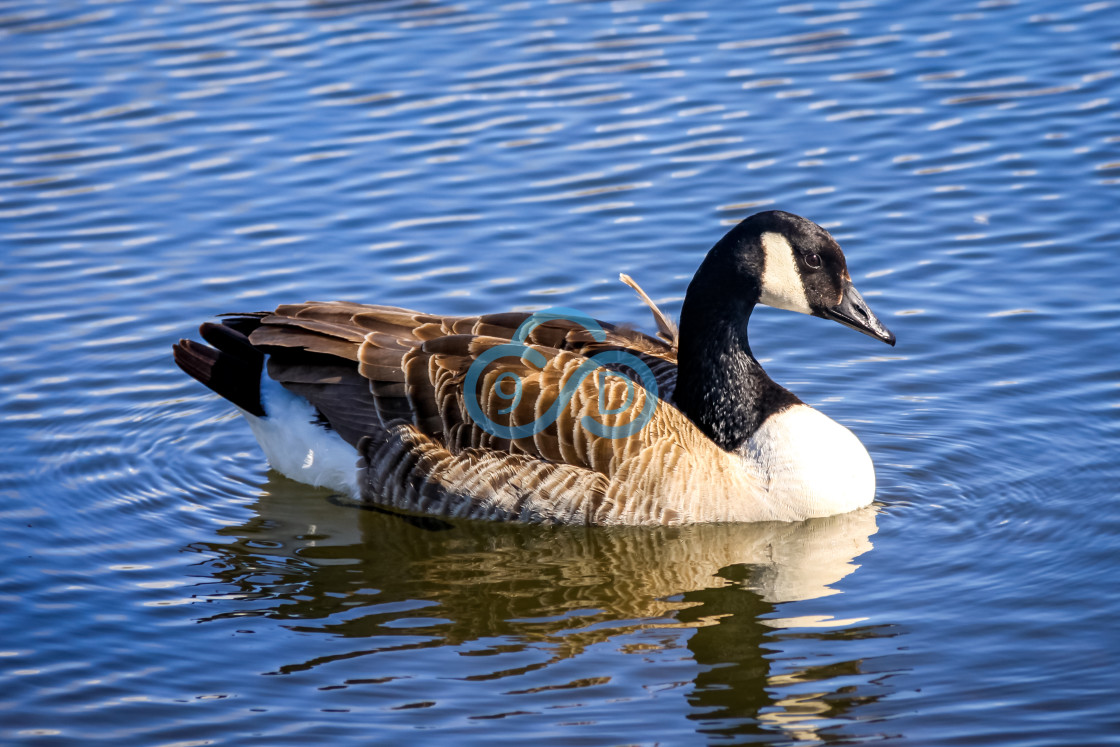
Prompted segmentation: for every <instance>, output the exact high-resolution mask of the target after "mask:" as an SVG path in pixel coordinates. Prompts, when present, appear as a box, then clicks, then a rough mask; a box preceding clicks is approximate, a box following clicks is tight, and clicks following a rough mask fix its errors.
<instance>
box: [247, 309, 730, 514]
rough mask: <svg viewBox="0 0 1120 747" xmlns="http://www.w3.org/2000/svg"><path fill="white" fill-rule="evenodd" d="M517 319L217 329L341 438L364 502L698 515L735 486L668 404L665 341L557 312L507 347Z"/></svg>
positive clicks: (339, 313) (403, 317) (400, 319)
mask: <svg viewBox="0 0 1120 747" xmlns="http://www.w3.org/2000/svg"><path fill="white" fill-rule="evenodd" d="M529 317H530V314H528V313H524V312H519V313H505V314H491V315H486V316H476V317H442V316H434V315H430V314H423V313H420V312H415V311H409V310H406V309H399V308H393V307H385V306H365V305H360V304H350V303H306V304H298V305H289V306H281V307H279V308H278V309H277V310H276V311H274V312H272V313H262V314H252V315H240V316H233V317H231V318H228V319H227V320H226V321H225V324H226V325H227V326H229V327H230V328H232V329H234V330H235V331H237V332H238V333H239V334H245V335H247V336H248V341H249V343H250V344H251V346H252V347H253V348H254V349H256V350H257V351H259V352H262V353H267V354H269V360H268V373H269V375H270V376H271V377H272V378H274V379H276V380H277V381H279V382H280V383H281V384H283V385H284V386H285V387H286V388H288V389H290V390H291V391H294V392H296V393H297V394H300V395H301V396H303V397H305V398H306V399H307V400H308V401H309V402H311V404H312V405H314V406H315V407H316V408H317V410H318V411H319V412H320V413H321V414H322V417H323V419H324V420H325V421H326V423H327V424H329V425H330V426H331V427H332V428H334V429H335V430H336V431H337V432H338V433H339V434H340V435H342V437H343V438H345V439H346V440H347V441H349V442H350V443H351V444H354V445H355V446H356V447H357V449H358V451H359V453H360V454H361V455H362V458H363V460H364V464H365V468H364V470H365V477H364V479H365V489H364V492H365V493H366V494H367V497H369V498H370V499H371V500H375V501H378V502H382V503H385V504H388V505H393V506H396V507H398V508H403V509H408V510H419V511H425V512H429V513H437V514H443V515H459V516H471V517H476V518H520V519H523V520H531V521H557V522H564V523H571V522H593V523H615V522H624V523H678V522H683V521H703V520H712V519H711V516H712V515H714V514H711V511H713V510H715V509H716V508H718V507H717V506H713V505H712V501H711V498H710V494H712V493H713V492H716V493H727V494H731V493H734V492H735V490H736V489H738V488H739V487H743V486H738V485H730V486H729V485H728V484H726V483H727V480H728V479H730V478H728V475H731V474H732V473H733V472H734V470H732V469H729V467H728V463H727V460H728V458H729V457H728V456H727V455H726V454H724V453H723V452H722V451H720V450H719V449H718V447H716V446H715V445H714V444H713V443H712V442H711V441H709V440H708V439H707V438H705V437H704V436H703V434H701V433H700V432H699V431H698V430H697V429H696V428H695V427H694V426H693V425H692V423H691V422H690V421H689V420H688V419H687V418H686V417H685V416H684V415H683V414H681V413H680V412H679V411H678V410H677V409H676V408H675V407H674V406H673V405H672V404H670V401H671V400H670V399H669V397H670V395H671V392H672V388H673V386H674V385H675V382H676V350H675V348H674V347H673V346H672V344H671V343H670V342H666V341H662V340H658V339H656V338H653V337H650V336H648V335H645V334H642V333H640V332H636V331H634V330H630V329H627V328H623V327H617V326H613V325H608V324H603V325H602V330H603V333H602V334H601V335H599V336H598V339H596V335H593V334H592V333H591V332H590V331H589V330H588V329H586V328H585V327H584V326H582V325H581V324H579V323H577V322H575V321H572V320H565V319H552V320H549V321H545V322H544V323H541V324H539V325H537V326H535V327H534V328H533V329H532V330H531V331H530V332H529V333H528V334H527V335H523V336H522V337H523V338H524V342H523V344H522V343H516V342H515V336H516V334H517V332H518V328H519V327H521V325H522V324H524V323H525V322H526V320H527V319H529ZM517 345H520V348H518V347H516V346H517ZM502 346H506V347H504V348H503V347H502ZM497 348H502V349H501V350H496V349H497ZM603 354H611V355H613V357H609V356H608V358H607V359H606V360H604V359H603ZM596 356H599V357H598V358H596V359H595V361H591V359H592V358H594V357H596ZM627 356H629V357H627ZM484 357H489V358H493V360H490V361H489V362H488V363H487V362H486V361H483V360H482V359H483V358H484ZM635 360H636V361H638V362H640V363H641V364H644V365H645V366H648V368H649V371H650V372H651V373H652V375H653V378H654V380H655V382H656V385H655V386H650V387H649V390H647V388H646V387H644V386H641V385H639V384H637V383H635V382H636V381H638V380H639V378H640V377H639V375H638V373H637V369H638V368H640V366H636V365H635V364H634V361H635ZM599 363H602V365H600V364H599ZM472 370H473V371H475V372H476V373H477V374H478V375H477V380H476V381H475V382H474V385H473V386H468V381H469V379H470V374H471V372H472ZM515 384H516V386H517V392H515V391H514V385H515ZM654 390H656V395H655V394H654V393H653V392H654ZM515 395H516V396H515ZM471 403H473V406H472V404H471ZM647 405H648V409H647ZM641 413H644V415H641V416H640V414H641ZM639 417H640V421H639V420H638V418H639ZM635 423H637V425H639V426H642V427H633V428H630V430H626V427H627V426H628V425H632V424H635ZM534 424H537V425H538V426H539V427H534ZM643 424H644V425H643ZM511 428H512V429H520V430H517V431H514V432H510V431H509V429H511ZM612 429H613V430H612ZM746 488H748V489H749V488H750V486H746Z"/></svg>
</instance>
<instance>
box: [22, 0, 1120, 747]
mask: <svg viewBox="0 0 1120 747" xmlns="http://www.w3.org/2000/svg"><path fill="white" fill-rule="evenodd" d="M1117 39H1120V6H1118V5H1117V4H1116V3H1114V2H1099V3H1088V4H1076V3H1075V4H1069V3H1059V2H1054V1H1053V0H1049V1H1046V0H1038V1H1037V2H1029V1H1026V0H1023V1H1020V2H1016V1H1015V0H1007V1H1002V2H990V1H985V2H979V3H976V2H964V1H963V0H961V1H956V0H951V1H950V2H943V3H888V2H875V1H874V0H868V1H866V2H841V3H815V2H814V3H811V4H801V5H788V6H778V5H765V4H761V3H695V4H688V6H687V7H686V6H685V5H684V4H676V3H668V2H664V3H658V2H613V3H583V2H551V3H545V2H537V1H536V0H532V1H530V2H517V3H509V4H505V5H498V4H490V3H482V2H474V0H467V1H466V2H461V3H457V4H454V5H447V4H439V3H413V2H367V3H362V2H356V3H343V2H299V1H297V0H283V1H281V0H277V1H275V2H267V1H265V2H256V3H242V4H225V3H216V2H190V3H165V4H160V3H148V2H141V1H139V0H135V1H133V2H127V1H123V2H94V1H92V0H91V1H90V2H57V1H55V0H51V1H49V2H10V1H9V2H4V3H3V8H2V10H0V221H2V222H0V290H2V291H3V293H2V295H0V308H2V316H0V422H2V430H0V455H2V457H0V516H2V517H3V533H4V537H3V541H2V542H0V569H2V570H0V610H2V612H0V628H2V630H0V632H2V635H0V741H2V742H4V743H5V744H25V743H26V744H43V745H50V744H81V743H86V742H96V741H101V742H109V743H113V744H153V745H157V744H178V745H182V744H230V745H242V744H269V745H277V744H313V743H314V744H368V743H378V744H441V745H443V744H465V745H469V744H486V745H492V744H499V743H500V744H524V743H526V742H528V741H529V740H530V739H531V740H534V741H540V742H544V743H552V744H573V745H574V744H587V745H599V744H602V745H610V744H643V745H653V744H706V743H710V744H731V743H744V742H764V743H775V744H795V743H810V742H818V741H824V742H844V743H855V742H871V741H883V742H888V743H893V744H939V745H947V744H979V743H988V744H1002V745H1069V744H1077V745H1090V744H1105V743H1113V744H1115V743H1116V742H1115V740H1116V739H1117V737H1116V734H1117V732H1118V731H1120V729H1118V726H1120V717H1118V716H1117V709H1116V703H1115V694H1116V692H1117V690H1118V688H1120V677H1118V676H1117V674H1116V672H1117V667H1118V665H1120V657H1118V650H1120V644H1118V642H1117V636H1116V633H1115V621H1116V619H1117V617H1118V616H1120V592H1118V591H1117V586H1116V582H1115V579H1116V574H1117V571H1118V570H1120V569H1118V562H1117V553H1116V548H1117V542H1118V538H1120V506H1118V504H1117V485H1118V484H1120V463H1118V462H1117V459H1116V453H1117V452H1116V443H1117V437H1118V436H1120V409H1118V408H1120V376H1118V362H1120V354H1118V348H1117V342H1118V341H1120V336H1118V332H1120V295H1118V293H1117V285H1116V281H1117V278H1118V277H1120V253H1118V252H1117V251H1116V246H1117V243H1118V242H1120V213H1118V211H1117V206H1118V195H1120V120H1118V115H1117V111H1118V110H1117V102H1118V101H1120V80H1118V78H1117V76H1116V61H1117V53H1118V51H1120V47H1118V46H1117ZM770 207H780V208H782V209H786V210H790V211H792V212H796V213H799V214H802V215H805V216H807V217H810V218H812V219H814V220H816V221H818V222H820V223H822V224H823V225H825V226H826V227H828V228H830V230H832V231H833V233H834V234H835V235H836V236H837V237H838V239H839V240H840V242H841V244H842V245H843V246H844V247H845V249H846V251H847V254H848V258H849V264H850V266H851V268H852V271H853V276H854V278H855V279H856V282H857V285H858V286H859V287H860V288H861V290H862V291H863V293H864V296H865V297H866V298H867V299H868V301H869V303H870V304H871V305H872V306H873V308H874V309H875V310H876V311H877V312H878V313H879V314H880V316H882V317H883V318H884V320H885V321H886V322H887V324H888V325H889V326H890V327H891V328H892V330H893V331H894V332H895V333H896V334H897V335H898V339H899V345H898V347H897V348H895V349H893V350H890V349H887V348H886V347H884V346H881V345H879V344H876V343H875V342H874V341H871V340H869V339H867V338H866V337H863V336H860V335H857V334H855V333H854V332H851V331H850V330H845V329H843V328H841V327H840V326H839V325H835V324H827V323H824V322H822V321H820V320H814V319H807V318H805V317H800V316H797V315H793V314H789V313H782V312H776V311H772V310H768V309H760V310H759V311H758V312H756V314H755V317H754V319H753V320H752V342H753V343H754V346H755V348H756V352H757V353H759V354H760V356H761V357H762V358H764V363H765V365H766V366H767V368H768V370H769V371H770V373H771V374H772V375H773V376H774V378H776V379H777V380H778V381H781V382H783V383H784V384H786V385H787V386H789V387H791V388H792V389H794V390H795V391H796V392H797V393H798V394H799V395H800V396H802V398H803V399H805V400H806V401H808V402H810V403H812V404H814V405H815V406H818V407H820V408H821V409H823V410H824V411H826V412H827V413H828V414H829V415H831V416H832V417H834V418H836V419H837V420H839V421H841V422H843V423H845V424H847V425H849V426H850V427H852V428H853V429H854V430H855V431H856V432H857V433H858V434H859V436H860V437H861V439H862V440H863V441H864V443H865V444H866V445H867V446H868V448H869V450H870V452H871V454H872V455H873V457H874V459H875V462H876V466H877V470H878V476H879V485H880V488H879V495H878V498H879V500H878V503H877V505H876V507H875V509H874V510H869V511H864V512H857V513H856V514H852V515H849V516H845V517H836V518H834V519H830V520H823V521H816V522H809V523H807V524H805V525H776V526H775V525H764V526H755V527H752V526H721V527H690V528H683V529H673V530H661V531H658V530H648V529H646V530H637V529H634V530H626V531H618V530H601V529H600V530H588V529H567V530H557V529H542V528H534V527H521V526H495V525H490V524H470V523H463V524H452V525H450V526H444V525H441V524H424V523H420V524H414V523H413V524H410V523H405V522H403V521H401V520H400V519H398V518H395V517H392V516H386V515H384V514H380V513H376V512H371V511H367V510H362V509H360V508H357V507H354V506H352V505H349V504H347V503H346V502H344V501H340V500H339V499H337V498H336V497H332V496H331V495H330V494H329V493H327V492H325V491H320V490H314V489H309V488H305V487H303V486H300V485H297V484H294V483H292V482H289V481H287V480H285V479H283V478H281V477H279V476H278V475H276V474H273V473H270V472H268V470H267V468H266V465H265V463H264V461H263V459H262V457H261V454H260V453H259V451H258V449H257V447H256V444H255V443H254V441H253V439H252V436H251V434H250V432H249V429H248V427H247V426H246V425H245V424H244V422H242V421H241V420H240V418H239V417H237V416H235V415H234V414H232V413H231V411H230V408H229V407H227V406H226V405H225V404H224V403H223V402H221V401H220V400H219V399H218V398H216V397H214V396H212V395H210V394H208V392H207V391H206V390H204V389H203V388H202V387H201V386H199V385H198V384H196V383H194V382H192V381H191V380H189V379H188V378H187V377H186V376H184V375H183V374H181V373H180V372H179V371H178V370H177V369H176V368H175V367H174V366H173V364H172V362H171V358H170V344H171V343H172V342H173V341H174V340H176V339H178V338H179V337H183V336H191V335H193V334H194V329H195V327H196V326H197V324H198V323H199V322H201V321H204V320H206V319H208V318H210V317H211V316H212V315H213V314H215V313H217V312H222V311H237V310H256V309H267V308H270V307H272V306H274V305H276V304H278V303H282V302H287V301H300V300H305V299H311V298H314V299H333V298H346V299H354V300H368V301H375V302H381V303H397V304H401V305H407V306H410V307H415V308H422V309H428V310H433V311H439V312H444V313H463V314H467V313H479V312H485V311H493V310H502V309H509V308H522V309H525V308H541V307H545V306H552V305H564V306H575V307H578V308H580V309H582V310H583V311H586V312H588V313H590V314H593V315H594V316H596V317H599V318H604V319H610V320H631V321H635V322H638V323H639V324H640V325H642V326H644V327H645V328H646V329H649V328H650V327H651V320H650V318H649V316H648V313H647V312H646V311H645V309H644V307H642V306H641V305H640V303H639V302H638V301H637V299H636V298H635V297H634V296H633V294H632V292H631V291H630V290H629V289H627V288H626V287H625V286H623V285H622V284H621V283H618V282H617V279H616V278H617V274H618V273H619V272H620V271H622V272H628V273H630V274H632V275H633V276H634V277H635V278H636V279H637V280H638V281H639V282H640V283H642V284H643V286H644V287H645V288H646V290H647V291H648V292H649V293H650V295H651V296H653V297H654V298H655V299H656V300H657V301H658V302H659V303H662V304H663V307H664V308H666V309H667V310H668V311H670V312H671V313H672V314H674V315H675V314H676V313H677V312H678V311H679V308H680V303H681V299H682V297H683V294H684V289H685V287H686V285H687V282H688V279H689V278H690V277H691V274H692V272H693V270H694V269H695V267H696V265H697V264H698V263H699V260H700V258H701V256H702V255H703V252H704V251H706V250H707V248H708V247H709V246H710V245H711V244H712V243H714V242H715V240H716V239H718V238H719V236H720V235H721V234H722V232H723V231H724V230H726V226H727V225H729V224H731V223H733V222H735V221H737V220H739V219H740V218H742V217H744V216H745V215H748V214H750V213H751V212H755V211H756V210H758V209H765V208H770Z"/></svg>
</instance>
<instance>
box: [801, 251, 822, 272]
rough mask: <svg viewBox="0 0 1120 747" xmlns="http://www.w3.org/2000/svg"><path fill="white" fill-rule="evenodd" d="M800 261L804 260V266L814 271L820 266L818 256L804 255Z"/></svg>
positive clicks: (819, 256) (819, 257)
mask: <svg viewBox="0 0 1120 747" xmlns="http://www.w3.org/2000/svg"><path fill="white" fill-rule="evenodd" d="M802 259H804V260H805V264H807V265H809V266H810V267H812V268H813V269H814V270H816V269H818V268H819V267H820V266H821V255H819V254H806V255H805V256H804V257H803V258H802Z"/></svg>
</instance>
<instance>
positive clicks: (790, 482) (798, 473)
mask: <svg viewBox="0 0 1120 747" xmlns="http://www.w3.org/2000/svg"><path fill="white" fill-rule="evenodd" d="M744 457H745V458H746V459H747V460H748V461H750V462H752V463H753V466H754V467H755V468H756V469H757V470H758V471H759V473H760V474H761V475H762V476H763V479H764V481H765V483H766V485H767V489H768V490H767V498H768V501H769V502H771V503H772V505H774V506H775V507H776V508H779V509H780V511H781V512H783V513H785V512H788V513H789V514H791V515H793V516H795V517H797V518H799V519H808V518H813V517H817V516H831V515H833V514H839V513H844V512H847V511H851V510H853V509H856V508H859V507H860V506H866V505H867V504H869V503H871V501H872V500H874V498H875V468H874V466H873V465H872V464H871V457H870V456H869V455H868V453H867V449H865V448H864V447H863V444H861V443H860V442H859V439H858V438H856V436H855V434H854V433H852V432H851V431H850V430H848V429H847V428H845V427H844V426H842V425H840V424H839V423H837V422H836V421H835V420H833V419H831V418H830V417H828V416H827V415H825V414H824V413H821V412H818V411H817V410H814V409H813V408H811V407H809V406H808V405H795V406H793V407H791V408H789V409H788V410H784V411H782V412H780V413H778V414H776V415H772V416H770V417H769V418H767V419H766V421H765V422H764V423H763V424H762V427H761V428H759V429H758V431H757V432H755V434H754V436H752V437H751V440H750V441H749V442H748V443H747V447H746V449H745V453H744Z"/></svg>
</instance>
